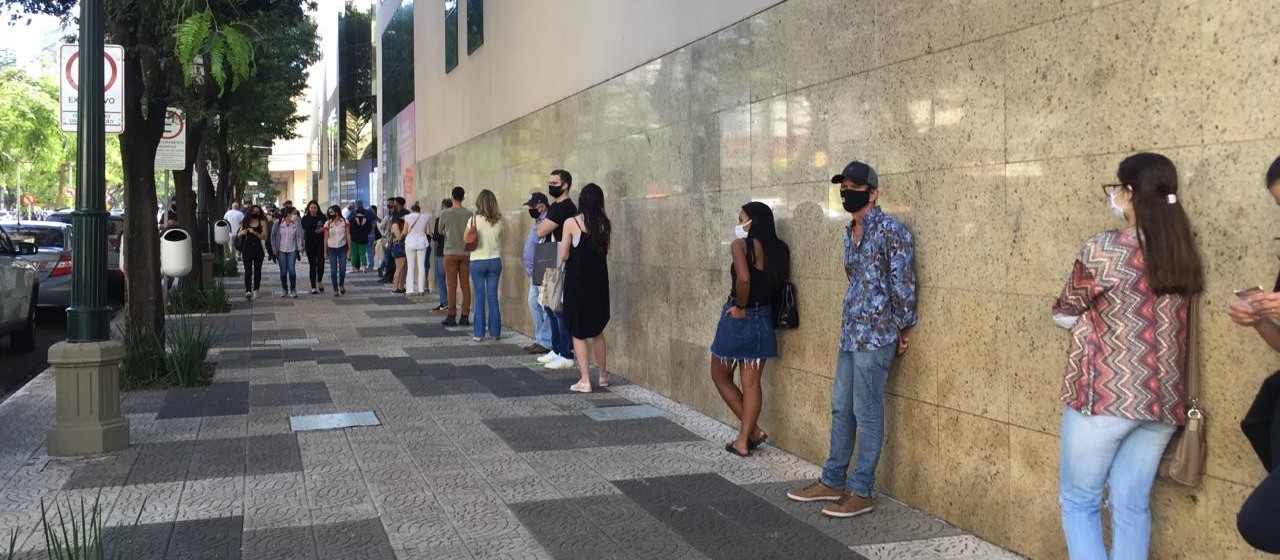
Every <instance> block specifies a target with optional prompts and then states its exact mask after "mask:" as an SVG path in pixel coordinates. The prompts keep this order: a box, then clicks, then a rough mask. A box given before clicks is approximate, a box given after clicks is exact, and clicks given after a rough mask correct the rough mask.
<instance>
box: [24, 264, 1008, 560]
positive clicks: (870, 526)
mask: <svg viewBox="0 0 1280 560" xmlns="http://www.w3.org/2000/svg"><path fill="white" fill-rule="evenodd" d="M270 274H272V271H267V275H268V276H269V275H270ZM374 282H375V280H374V277H373V276H372V275H354V276H351V277H349V284H348V285H349V288H350V291H351V292H350V293H349V294H348V296H347V297H343V298H333V297H331V294H325V296H323V297H311V298H300V299H299V300H279V299H275V298H271V299H266V298H264V299H262V300H258V301H255V302H247V301H235V302H233V305H232V312H231V313H230V314H229V315H227V316H225V317H220V318H217V319H216V320H217V321H219V328H222V329H224V330H225V334H226V335H227V336H226V338H224V340H223V342H222V343H221V344H220V346H218V347H217V348H215V350H214V352H213V360H214V361H216V362H217V378H216V379H215V383H214V384H213V385H211V386H208V387H201V388H191V389H174V390H169V391H152V392H137V393H130V394H128V395H127V396H126V398H125V401H124V403H123V408H124V410H125V412H126V414H128V416H129V419H130V421H131V424H132V427H133V434H132V436H133V442H134V445H133V446H132V447H131V448H130V449H128V450H126V451H124V452H121V453H116V454H112V455H109V456H106V457H102V458H97V459H94V460H87V461H52V460H49V459H48V458H45V457H43V451H42V449H43V448H42V447H41V446H40V441H42V438H43V430H42V429H38V428H35V427H33V428H27V427H28V426H40V425H47V424H48V422H49V421H50V420H49V417H50V413H51V411H52V409H51V407H49V406H46V404H40V403H51V402H52V395H53V384H52V383H51V382H49V381H45V377H41V378H39V379H37V380H35V381H33V382H32V383H31V384H30V385H29V386H28V389H27V390H25V392H23V393H19V394H17V395H14V396H12V397H10V399H9V400H8V401H6V402H5V403H4V404H3V405H0V421H5V420H9V422H7V424H8V425H11V426H14V427H13V428H12V429H10V430H8V431H6V432H5V433H4V434H3V435H0V444H6V443H7V444H10V445H7V446H6V445H0V448H12V449H26V450H28V451H23V452H21V453H17V452H14V453H8V454H0V483H3V485H0V529H5V528H9V527H19V528H22V529H21V531H20V535H21V539H20V540H21V541H22V542H21V543H20V549H22V550H23V551H30V550H31V549H34V548H39V547H40V546H41V545H42V543H41V542H40V541H41V540H42V539H40V538H39V534H38V532H37V531H36V530H35V527H36V526H35V525H34V523H35V522H36V521H37V520H38V518H39V516H38V508H36V509H33V508H32V504H39V503H40V501H41V500H45V501H46V502H47V501H49V500H53V499H71V500H78V499H80V498H81V497H84V498H86V499H89V498H91V497H96V496H97V495H98V493H99V492H101V495H102V497H103V500H104V504H106V512H107V513H106V515H105V516H106V518H107V523H108V525H110V526H111V527H112V528H111V529H110V530H109V531H108V534H109V539H108V541H109V542H110V543H112V546H115V547H119V546H120V544H121V543H122V542H124V541H123V540H122V539H123V538H124V537H125V536H128V535H132V537H131V538H132V539H133V541H134V542H135V543H136V546H135V547H134V549H133V550H132V551H133V552H135V553H136V557H138V558H166V559H167V558H240V557H243V558H265V559H275V558H281V559H286V558H288V559H293V558H297V559H307V560H319V559H321V558H335V559H336V558H342V559H349V558H371V559H383V558H387V559H389V558H404V559H419V558H422V559H431V560H449V559H453V558H457V559H460V560H481V559H490V558H493V559H498V558H503V559H516V558H530V559H544V560H566V559H569V560H578V559H581V560H605V559H627V560H633V559H635V560H658V559H662V560H672V559H687V560H710V559H721V558H726V559H727V558H733V559H735V560H736V559H751V558H786V559H790V558H796V559H800V558H804V559H812V558H818V559H821V558H855V559H856V558H863V557H867V558H873V559H881V558H905V559H908V560H910V559H915V558H919V559H921V560H934V559H936V558H957V559H962V560H974V559H977V558H996V559H1003V558H1013V556H1010V555H1008V553H1006V552H1004V551H1001V550H999V549H998V548H995V547H992V546H991V545H989V544H986V543H983V542H982V541H980V540H978V539H976V538H974V537H972V536H968V535H965V534H964V533H963V532H962V531H960V530H958V529H956V528H954V527H951V526H949V525H946V524H944V523H941V522H939V521H937V520H935V519H932V518H930V517H928V516H926V515H923V514H921V513H919V512H915V511H913V510H910V509H909V508H907V507H905V506H903V505H901V504H898V503H896V502H893V501H892V500H889V499H887V498H881V499H879V500H878V503H877V511H876V513H874V514H872V515H869V516H864V517H860V518H858V520H856V521H857V522H855V523H851V522H848V521H837V520H830V519H826V518H825V517H822V516H821V515H820V514H818V508H816V507H814V506H812V505H806V504H795V503H793V502H791V501H789V500H787V499H786V497H785V493H784V492H785V489H786V488H789V487H790V486H792V485H795V484H797V481H800V480H805V479H811V478H812V477H814V476H816V473H817V471H818V468H817V466H816V465H812V464H810V463H807V462H805V461H803V460H800V459H799V458H796V457H794V456H792V455H789V454H786V453H784V452H782V451H781V450H779V449H776V448H773V447H772V446H765V447H764V448H762V449H761V450H760V451H759V452H758V453H757V454H756V455H755V456H753V457H752V458H750V459H742V458H738V457H733V456H730V455H728V454H726V453H725V452H724V451H723V450H722V449H721V446H722V445H723V441H724V440H725V438H727V437H729V436H730V435H731V434H732V430H731V429H730V428H729V427H727V426H725V425H724V424H722V423H720V422H717V421H715V420H713V419H710V418H708V417H706V416H704V415H702V414H699V413H697V412H695V411H693V410H691V409H689V408H687V407H685V406H683V405H681V404H679V403H676V402H675V401H673V400H671V399H668V398H665V397H662V396H660V395H657V394H655V393H653V392H651V391H648V390H647V389H644V388H643V387H638V386H634V385H630V384H629V383H627V382H626V381H625V380H624V379H622V378H620V377H615V380H616V382H615V386H614V387H611V388H610V389H609V390H607V391H598V392H596V393H592V394H586V395H581V394H571V393H568V392H567V387H568V385H569V384H570V383H572V381H573V380H574V379H575V378H576V373H575V372H549V371H546V370H544V369H541V368H538V367H531V366H533V365H534V364H533V362H532V358H531V357H530V356H528V355H526V354H524V353H522V352H521V351H520V350H519V346H520V345H522V344H526V343H528V339H527V338H525V337H523V336H520V335H518V334H513V335H510V336H509V337H508V338H505V339H504V340H503V341H501V343H498V344H483V345H476V344H473V343H472V342H471V341H470V330H469V329H467V328H446V327H443V326H441V325H439V322H440V320H441V319H442V318H443V317H442V316H441V315H440V314H438V313H433V312H431V311H430V307H432V305H431V298H426V299H425V300H424V299H417V300H411V299H408V298H404V297H402V296H393V295H390V294H387V293H386V287H385V286H378V285H375V284H374ZM371 294H376V295H371ZM335 311H336V312H339V313H343V314H344V317H345V318H346V320H345V321H343V323H342V324H337V325H335V324H333V322H332V321H326V320H324V319H326V318H327V317H329V316H331V315H332V314H333V313H334V312H335ZM268 338H270V339H277V340H278V339H303V338H305V339H313V340H314V341H316V342H317V343H316V344H314V345H311V346H307V347H303V348H281V347H270V348H268V347H259V346H256V345H260V344H263V343H265V342H267V340H268ZM35 391H40V393H39V399H41V400H40V401H29V402H28V401H23V399H24V398H28V396H27V395H28V394H29V393H32V392H35ZM18 405H22V406H23V410H24V413H23V416H22V418H24V419H25V420H23V421H13V420H14V418H11V417H10V415H7V414H6V410H12V409H13V407H15V406H18ZM46 408H47V409H48V410H45V409H46ZM30 410H39V411H41V412H40V414H42V415H43V416H39V415H37V416H39V418H38V419H37V420H30V417H32V414H30V413H28V412H26V411H30ZM352 410H367V411H373V412H375V413H376V415H377V417H378V419H380V420H381V421H382V422H383V425H382V426H381V427H375V428H352V429H347V430H331V431H321V432H299V433H293V432H291V431H290V425H289V418H290V417H291V416H295V415H308V414H324V413H333V412H343V411H352ZM635 411H644V413H643V414H635ZM591 416H596V418H595V419H593V418H592V417H591ZM636 416H645V417H640V418H637V417H636ZM606 418H607V419H608V420H607V421H601V420H604V419H606ZM139 515H140V519H141V522H140V523H141V524H140V525H139V526H138V527H136V528H131V527H130V526H131V525H132V523H133V521H134V519H135V518H139ZM126 529H128V531H130V532H126ZM37 552H38V551H37ZM34 553H35V552H31V553H30V554H34ZM24 554H28V553H26V552H24ZM30 554H28V556H30ZM19 557H23V556H19ZM41 557H42V556H41Z"/></svg>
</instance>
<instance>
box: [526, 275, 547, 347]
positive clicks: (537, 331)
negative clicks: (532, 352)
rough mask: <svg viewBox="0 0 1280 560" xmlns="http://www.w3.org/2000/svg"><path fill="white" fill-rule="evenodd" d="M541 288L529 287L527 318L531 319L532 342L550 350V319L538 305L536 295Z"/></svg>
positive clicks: (540, 291) (545, 311)
mask: <svg viewBox="0 0 1280 560" xmlns="http://www.w3.org/2000/svg"><path fill="white" fill-rule="evenodd" d="M540 293H542V286H534V285H533V284H530V285H529V316H530V317H533V333H534V334H533V341H534V342H536V343H537V344H538V346H541V347H543V348H546V349H548V350H550V349H551V319H550V317H547V310H546V309H545V308H543V307H542V306H541V305H538V294H540Z"/></svg>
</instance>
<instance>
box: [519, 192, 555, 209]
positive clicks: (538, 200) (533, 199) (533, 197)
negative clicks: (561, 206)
mask: <svg viewBox="0 0 1280 560" xmlns="http://www.w3.org/2000/svg"><path fill="white" fill-rule="evenodd" d="M539 204H549V203H548V202H547V195H545V194H542V193H540V192H536V193H533V194H530V195H529V202H526V203H524V205H525V206H528V207H530V208H532V207H534V206H537V205H539Z"/></svg>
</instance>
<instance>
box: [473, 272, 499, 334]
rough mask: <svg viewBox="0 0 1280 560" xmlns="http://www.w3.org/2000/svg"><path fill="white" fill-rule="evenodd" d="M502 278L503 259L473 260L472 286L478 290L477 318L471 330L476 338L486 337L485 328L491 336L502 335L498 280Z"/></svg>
mask: <svg viewBox="0 0 1280 560" xmlns="http://www.w3.org/2000/svg"><path fill="white" fill-rule="evenodd" d="M501 278H502V259H500V258H498V259H482V260H478V261H471V287H472V289H474V290H475V291H476V295H475V301H476V312H475V318H474V319H473V320H472V321H471V332H472V333H473V334H475V337H476V338H484V337H485V328H486V327H487V328H488V330H489V336H492V337H494V338H497V337H499V336H500V335H502V311H501V310H500V309H499V308H498V281H499V280H500V279H501Z"/></svg>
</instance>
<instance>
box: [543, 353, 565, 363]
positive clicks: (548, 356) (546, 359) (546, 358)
mask: <svg viewBox="0 0 1280 560" xmlns="http://www.w3.org/2000/svg"><path fill="white" fill-rule="evenodd" d="M559 357H560V355H559V354H556V353H555V351H551V352H547V353H546V354H545V355H542V356H539V357H538V363H540V364H549V363H551V361H552V360H555V359H556V358H559Z"/></svg>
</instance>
